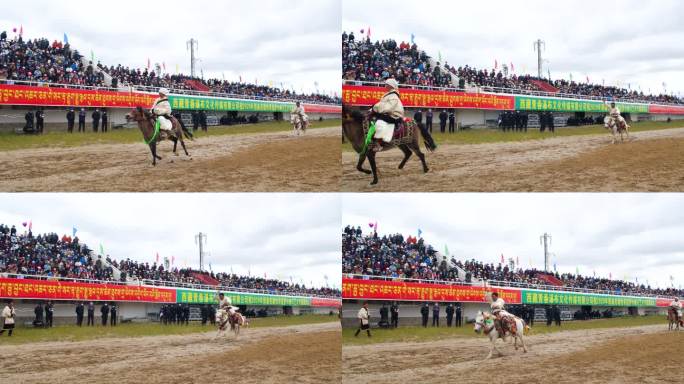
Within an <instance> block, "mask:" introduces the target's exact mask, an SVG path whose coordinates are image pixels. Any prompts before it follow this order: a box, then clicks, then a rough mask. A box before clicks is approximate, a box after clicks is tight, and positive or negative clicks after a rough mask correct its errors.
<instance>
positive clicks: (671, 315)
mask: <svg viewBox="0 0 684 384" xmlns="http://www.w3.org/2000/svg"><path fill="white" fill-rule="evenodd" d="M667 321H668V324H669V325H668V328H667V330H668V331H679V325H680V324H682V323H684V322H683V321H682V319H681V317H680V316H679V312H678V311H677V310H676V309H674V308H668V310H667ZM682 326H684V324H682Z"/></svg>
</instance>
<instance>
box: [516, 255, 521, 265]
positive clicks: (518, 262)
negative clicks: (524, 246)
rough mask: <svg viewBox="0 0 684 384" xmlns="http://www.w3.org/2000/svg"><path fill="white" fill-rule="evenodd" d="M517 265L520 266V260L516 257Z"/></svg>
mask: <svg viewBox="0 0 684 384" xmlns="http://www.w3.org/2000/svg"><path fill="white" fill-rule="evenodd" d="M515 265H517V266H520V258H519V257H518V256H516V257H515Z"/></svg>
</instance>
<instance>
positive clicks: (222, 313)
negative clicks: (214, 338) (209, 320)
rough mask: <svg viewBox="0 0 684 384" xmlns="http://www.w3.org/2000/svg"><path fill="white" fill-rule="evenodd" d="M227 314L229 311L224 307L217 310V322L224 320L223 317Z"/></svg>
mask: <svg viewBox="0 0 684 384" xmlns="http://www.w3.org/2000/svg"><path fill="white" fill-rule="evenodd" d="M227 314H228V313H227V312H226V311H225V310H223V309H219V310H218V311H216V322H217V323H221V322H223V319H224V318H225V316H226V315H227Z"/></svg>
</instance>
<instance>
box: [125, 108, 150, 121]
mask: <svg viewBox="0 0 684 384" xmlns="http://www.w3.org/2000/svg"><path fill="white" fill-rule="evenodd" d="M146 118H147V114H146V113H145V110H144V109H143V107H141V106H137V107H135V108H133V110H132V111H130V112H129V113H128V114H126V121H143V120H145V119H146Z"/></svg>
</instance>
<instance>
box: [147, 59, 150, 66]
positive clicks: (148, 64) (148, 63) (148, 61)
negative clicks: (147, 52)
mask: <svg viewBox="0 0 684 384" xmlns="http://www.w3.org/2000/svg"><path fill="white" fill-rule="evenodd" d="M147 69H150V58H149V57H148V58H147Z"/></svg>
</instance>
